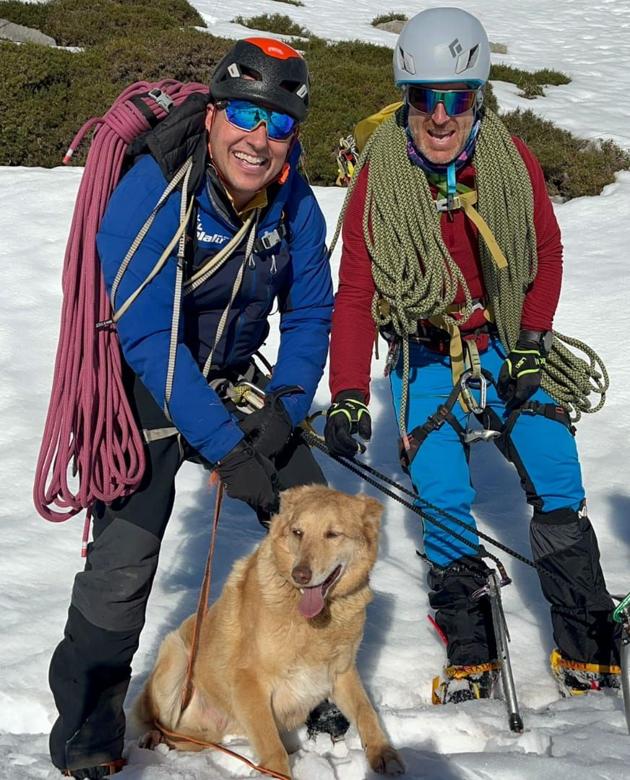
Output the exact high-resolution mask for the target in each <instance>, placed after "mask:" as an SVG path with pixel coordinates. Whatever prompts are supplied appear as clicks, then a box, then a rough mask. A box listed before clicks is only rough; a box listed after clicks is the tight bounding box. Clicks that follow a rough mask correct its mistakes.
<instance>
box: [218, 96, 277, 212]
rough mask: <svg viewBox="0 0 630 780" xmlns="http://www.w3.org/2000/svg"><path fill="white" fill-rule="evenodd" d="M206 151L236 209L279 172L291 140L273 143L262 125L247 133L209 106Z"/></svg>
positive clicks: (221, 111) (222, 112) (221, 112)
mask: <svg viewBox="0 0 630 780" xmlns="http://www.w3.org/2000/svg"><path fill="white" fill-rule="evenodd" d="M206 129H207V130H208V150H209V152H210V156H211V158H212V162H213V163H214V165H215V167H216V168H217V171H218V173H219V174H220V176H221V178H222V180H223V182H224V184H225V186H226V188H227V189H228V191H229V193H230V195H231V196H232V198H233V199H234V203H235V205H236V207H237V208H241V207H242V206H244V205H245V204H246V203H248V202H249V201H250V200H251V199H252V198H253V197H254V195H255V194H256V193H257V192H260V190H263V189H264V188H265V187H266V186H267V185H268V184H269V183H270V182H272V181H273V180H274V179H275V178H276V177H277V176H278V174H279V173H280V171H281V169H282V166H283V165H284V162H285V160H286V158H287V154H288V151H289V148H290V144H291V140H292V137H290V138H287V139H286V140H283V141H272V140H270V139H269V138H268V137H267V127H266V125H265V124H264V123H262V124H260V125H259V126H258V127H257V128H256V129H254V130H251V131H250V132H247V131H246V130H241V129H239V128H238V127H235V126H234V125H231V124H230V123H229V122H228V121H227V119H226V116H225V111H223V110H221V109H219V108H217V107H216V106H213V105H211V106H209V108H208V114H207V117H206Z"/></svg>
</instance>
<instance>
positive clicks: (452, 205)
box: [433, 195, 463, 212]
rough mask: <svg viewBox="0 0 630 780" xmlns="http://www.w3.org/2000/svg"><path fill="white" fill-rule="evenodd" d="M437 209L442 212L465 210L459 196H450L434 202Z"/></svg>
mask: <svg viewBox="0 0 630 780" xmlns="http://www.w3.org/2000/svg"><path fill="white" fill-rule="evenodd" d="M433 202H434V203H435V208H436V209H437V210H438V211H440V212H447V211H456V210H457V209H461V208H463V206H462V201H461V198H460V197H459V195H449V196H448V197H446V198H438V199H437V200H434V201H433Z"/></svg>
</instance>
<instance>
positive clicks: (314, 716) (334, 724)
mask: <svg viewBox="0 0 630 780" xmlns="http://www.w3.org/2000/svg"><path fill="white" fill-rule="evenodd" d="M349 727H350V723H349V722H348V719H347V718H346V716H345V715H344V714H343V712H341V710H340V709H339V708H338V707H337V705H336V704H335V703H334V702H333V701H329V700H328V699H326V700H325V701H323V702H321V703H320V704H318V705H317V707H315V709H313V710H311V712H310V713H309V716H308V718H307V719H306V729H307V734H308V738H309V739H314V738H315V737H316V736H317V735H318V734H330V738H331V739H332V741H333V742H338V741H339V740H340V739H343V738H344V736H345V733H346V731H347V730H348V728H349Z"/></svg>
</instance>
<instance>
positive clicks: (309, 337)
mask: <svg viewBox="0 0 630 780" xmlns="http://www.w3.org/2000/svg"><path fill="white" fill-rule="evenodd" d="M297 182H298V184H297V186H296V190H297V191H296V192H293V193H291V196H292V197H290V198H289V200H288V202H287V216H288V227H289V236H290V242H289V251H290V253H291V276H290V281H289V288H288V290H287V293H286V295H285V296H283V299H282V300H281V302H280V311H281V318H280V347H279V350H278V359H277V362H276V365H275V368H274V371H273V377H272V379H271V382H270V383H269V385H268V386H267V390H268V391H272V390H277V389H279V388H281V387H288V386H291V385H299V386H300V387H301V388H303V390H304V393H299V394H295V395H288V396H285V397H283V399H282V402H283V403H284V406H285V407H286V409H287V412H288V413H289V416H290V418H291V420H292V422H293V424H294V425H297V424H299V423H300V422H302V420H303V419H304V418H305V417H306V415H307V414H308V411H309V409H310V407H311V403H312V401H313V397H314V395H315V391H316V390H317V385H318V383H319V380H320V379H321V376H322V373H323V371H324V366H325V365H326V357H327V354H328V334H329V332H330V322H331V317H332V306H333V291H332V279H331V274H330V263H329V260H328V251H327V249H326V222H325V220H324V216H323V214H322V212H321V209H320V208H319V205H318V204H317V201H316V200H315V196H314V195H313V191H312V190H311V188H310V187H309V186H308V185H307V184H306V182H304V181H303V180H302V179H301V178H300V177H297Z"/></svg>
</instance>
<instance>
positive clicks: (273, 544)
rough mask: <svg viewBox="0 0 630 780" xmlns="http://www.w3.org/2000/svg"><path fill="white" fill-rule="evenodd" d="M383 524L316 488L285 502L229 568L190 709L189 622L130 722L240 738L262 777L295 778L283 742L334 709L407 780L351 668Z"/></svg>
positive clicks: (385, 770) (379, 766)
mask: <svg viewBox="0 0 630 780" xmlns="http://www.w3.org/2000/svg"><path fill="white" fill-rule="evenodd" d="M381 513H382V506H381V504H379V502H378V501H376V500H375V499H373V498H369V497H366V496H349V495H346V494H344V493H340V492H338V491H335V490H331V489H329V488H327V487H323V486H321V485H313V486H306V487H298V488H292V489H290V490H287V491H285V492H283V493H282V496H281V504H280V512H279V513H278V514H277V515H276V516H275V517H274V518H273V520H272V522H271V527H270V531H269V534H268V536H267V537H266V538H265V539H264V540H263V541H262V542H261V544H260V545H259V546H258V548H257V549H256V550H255V551H254V552H253V553H252V554H251V555H249V556H248V557H246V558H243V559H241V560H239V561H237V562H236V563H235V565H234V567H233V569H232V572H231V573H230V575H229V577H228V579H227V581H226V583H225V586H224V588H223V591H222V593H221V595H220V597H219V598H218V599H217V600H216V602H215V603H214V604H213V605H212V606H211V607H210V609H209V611H208V612H207V614H206V616H205V617H204V620H203V624H202V630H201V633H200V640H199V649H198V654H197V656H196V660H195V665H194V673H193V678H192V681H193V691H194V692H193V695H192V698H191V700H190V703H189V704H188V706H187V708H186V709H185V710H184V712H183V713H181V712H180V709H181V701H182V692H183V691H182V689H183V687H184V684H185V678H186V670H187V665H188V658H189V648H190V645H191V641H192V634H193V624H194V616H191V617H189V618H188V619H187V620H185V621H184V622H183V623H182V625H181V626H180V627H179V628H178V629H177V630H176V631H173V632H172V633H171V634H169V635H168V636H167V637H166V638H165V639H164V641H163V643H162V646H161V648H160V651H159V654H158V659H157V662H156V665H155V668H154V670H153V672H152V673H151V675H150V677H149V679H148V681H147V684H146V686H145V688H144V690H143V692H142V693H141V695H140V697H139V699H138V702H137V704H136V708H135V715H136V718H137V719H138V720H140V721H141V722H143V723H145V724H148V725H149V726H150V727H153V724H155V723H158V724H160V725H161V726H163V727H165V728H166V729H168V730H170V731H174V732H177V733H178V734H183V735H186V736H190V737H193V738H195V739H198V740H201V741H206V742H220V741H221V740H222V739H223V738H224V736H225V735H227V734H234V735H240V736H245V737H246V738H247V739H248V740H249V742H250V744H251V746H252V748H253V750H254V752H255V753H256V755H257V758H258V761H259V763H260V764H261V765H262V766H263V767H265V768H267V769H271V770H274V771H275V772H279V773H281V774H284V775H287V776H289V777H290V776H291V774H290V768H289V757H288V755H287V751H286V750H285V747H284V745H283V742H282V740H281V736H280V735H281V733H282V732H287V731H289V730H291V729H294V728H296V727H297V726H299V725H300V724H303V723H304V721H305V720H306V718H307V716H308V714H309V712H310V711H311V710H312V709H313V708H314V707H315V706H316V705H317V704H319V703H320V702H321V701H322V700H323V699H325V698H326V697H331V698H332V700H333V701H334V702H335V703H336V704H337V706H338V707H339V708H340V709H341V711H342V712H343V713H344V715H345V716H346V717H347V718H348V720H350V721H351V722H352V723H354V724H355V726H356V728H357V731H358V733H359V736H360V738H361V743H362V745H363V748H364V750H365V753H366V756H367V760H368V762H369V764H370V766H371V767H372V769H373V770H374V771H375V772H378V773H380V774H388V775H398V774H402V773H403V772H404V766H403V763H402V761H401V759H400V758H399V756H398V754H397V752H396V751H395V750H394V748H393V747H392V746H391V745H390V744H389V741H388V739H387V737H386V735H385V733H384V732H383V729H382V728H381V726H380V724H379V721H378V717H377V715H376V712H375V711H374V708H373V706H372V704H371V703H370V701H369V699H368V697H367V695H366V693H365V690H364V688H363V685H362V684H361V680H360V678H359V675H358V672H357V668H356V663H355V662H356V655H357V650H358V648H359V643H360V642H361V637H362V635H363V626H364V623H365V610H366V607H367V605H368V604H369V602H370V601H371V599H372V593H371V591H370V588H369V584H368V576H369V573H370V570H371V569H372V567H373V565H374V562H375V560H376V555H377V546H378V532H379V526H380V518H381ZM173 744H176V746H177V747H178V748H182V749H188V750H199V749H200V748H199V747H196V746H195V745H190V744H188V745H187V744H186V743H183V742H182V743H180V742H177V743H174V742H173Z"/></svg>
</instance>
